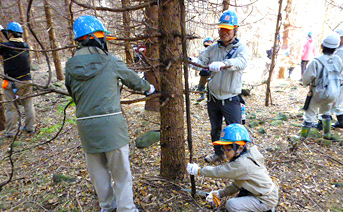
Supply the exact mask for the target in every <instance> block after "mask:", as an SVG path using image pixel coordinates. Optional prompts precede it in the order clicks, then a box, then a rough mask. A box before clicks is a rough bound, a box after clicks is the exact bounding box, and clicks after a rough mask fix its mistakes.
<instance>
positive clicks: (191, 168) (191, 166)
mask: <svg viewBox="0 0 343 212" xmlns="http://www.w3.org/2000/svg"><path fill="white" fill-rule="evenodd" d="M199 170H200V167H199V165H198V164H196V163H188V164H187V172H188V173H189V174H190V175H198V174H199Z"/></svg>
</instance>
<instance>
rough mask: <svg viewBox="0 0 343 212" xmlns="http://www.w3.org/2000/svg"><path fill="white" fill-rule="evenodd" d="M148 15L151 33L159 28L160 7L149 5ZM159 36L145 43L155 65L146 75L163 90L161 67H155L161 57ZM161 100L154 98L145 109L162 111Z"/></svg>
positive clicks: (147, 22)
mask: <svg viewBox="0 0 343 212" xmlns="http://www.w3.org/2000/svg"><path fill="white" fill-rule="evenodd" d="M145 15H146V20H145V22H146V34H147V35H151V34H153V33H156V29H157V28H158V7H157V5H153V6H151V7H147V8H146V9H145ZM157 44H158V38H156V37H154V38H150V39H148V40H147V42H146V43H145V45H146V47H147V52H146V56H147V58H148V59H149V62H150V65H152V66H153V68H152V70H151V71H147V72H145V73H144V77H145V79H146V80H148V81H149V82H150V83H151V84H152V85H154V86H155V88H156V90H158V91H160V90H161V74H160V72H159V69H157V68H154V67H155V66H156V67H157V65H158V58H159V49H158V45H157ZM160 105H161V100H160V98H153V99H150V100H148V101H146V103H145V110H148V111H156V112H158V111H160Z"/></svg>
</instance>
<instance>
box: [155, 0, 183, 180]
mask: <svg viewBox="0 0 343 212" xmlns="http://www.w3.org/2000/svg"><path fill="white" fill-rule="evenodd" d="M160 4H161V7H160V15H159V31H160V33H161V34H162V36H161V37H160V38H159V44H160V62H161V63H162V67H161V76H162V87H161V88H162V89H161V90H162V91H163V92H162V101H164V102H163V104H162V107H161V170H160V173H161V176H163V177H166V178H169V179H182V178H183V177H184V173H185V145H184V142H185V138H184V113H183V110H184V98H183V86H182V69H181V60H180V55H181V46H180V43H181V39H180V35H181V26H180V4H179V2H178V0H162V1H160Z"/></svg>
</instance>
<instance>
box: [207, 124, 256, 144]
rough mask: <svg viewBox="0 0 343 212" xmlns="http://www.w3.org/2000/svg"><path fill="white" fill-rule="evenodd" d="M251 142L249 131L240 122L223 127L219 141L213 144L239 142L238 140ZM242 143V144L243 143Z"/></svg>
mask: <svg viewBox="0 0 343 212" xmlns="http://www.w3.org/2000/svg"><path fill="white" fill-rule="evenodd" d="M242 141H243V142H244V144H245V142H251V140H250V136H249V132H248V130H247V128H245V127H244V126H243V125H241V124H230V125H229V126H227V127H225V129H224V130H223V132H222V136H221V138H220V139H219V141H215V142H213V145H228V144H232V143H236V144H240V145H241V143H240V142H242ZM244 144H243V145H244Z"/></svg>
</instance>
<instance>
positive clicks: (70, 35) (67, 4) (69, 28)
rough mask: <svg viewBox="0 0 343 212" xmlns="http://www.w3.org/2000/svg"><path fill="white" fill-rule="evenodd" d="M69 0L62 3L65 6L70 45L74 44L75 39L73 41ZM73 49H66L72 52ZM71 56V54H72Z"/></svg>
mask: <svg viewBox="0 0 343 212" xmlns="http://www.w3.org/2000/svg"><path fill="white" fill-rule="evenodd" d="M70 4H71V2H70V0H65V1H64V5H65V7H66V14H67V17H68V19H69V20H68V32H69V33H68V34H69V45H71V46H74V45H75V41H74V39H73V38H74V36H73V35H74V33H73V16H72V14H71V13H70V11H69V7H70ZM74 50H75V49H70V50H66V51H67V52H70V51H71V52H74ZM72 56H73V55H72Z"/></svg>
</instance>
